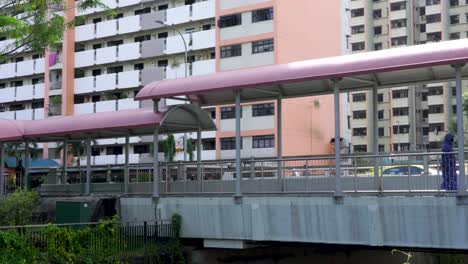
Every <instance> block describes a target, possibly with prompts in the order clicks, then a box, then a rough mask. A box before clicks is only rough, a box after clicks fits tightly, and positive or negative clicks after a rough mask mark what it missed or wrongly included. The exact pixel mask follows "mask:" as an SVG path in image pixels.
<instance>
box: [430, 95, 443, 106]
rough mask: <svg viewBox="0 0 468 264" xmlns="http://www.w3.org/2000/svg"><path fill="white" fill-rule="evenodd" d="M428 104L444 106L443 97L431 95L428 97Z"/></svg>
mask: <svg viewBox="0 0 468 264" xmlns="http://www.w3.org/2000/svg"><path fill="white" fill-rule="evenodd" d="M427 102H428V104H429V105H442V104H444V96H443V95H430V96H428V97H427Z"/></svg>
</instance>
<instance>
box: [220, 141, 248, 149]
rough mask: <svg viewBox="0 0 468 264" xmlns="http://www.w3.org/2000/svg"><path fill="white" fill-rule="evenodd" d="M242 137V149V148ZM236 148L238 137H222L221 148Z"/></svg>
mask: <svg viewBox="0 0 468 264" xmlns="http://www.w3.org/2000/svg"><path fill="white" fill-rule="evenodd" d="M242 141H243V140H242V139H241V149H242ZM232 149H236V138H222V139H221V150H232Z"/></svg>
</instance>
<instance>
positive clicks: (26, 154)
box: [23, 140, 31, 191]
mask: <svg viewBox="0 0 468 264" xmlns="http://www.w3.org/2000/svg"><path fill="white" fill-rule="evenodd" d="M30 156H31V154H30V149H29V141H28V140H26V142H25V150H24V179H23V181H24V187H25V188H26V191H29V179H28V178H29V163H30V161H29V157H30Z"/></svg>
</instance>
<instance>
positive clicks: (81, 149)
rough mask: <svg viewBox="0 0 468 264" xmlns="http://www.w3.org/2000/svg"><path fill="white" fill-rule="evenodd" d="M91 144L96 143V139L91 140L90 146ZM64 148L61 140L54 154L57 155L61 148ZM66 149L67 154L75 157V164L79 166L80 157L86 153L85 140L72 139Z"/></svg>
mask: <svg viewBox="0 0 468 264" xmlns="http://www.w3.org/2000/svg"><path fill="white" fill-rule="evenodd" d="M93 145H97V141H96V140H91V146H93ZM63 149H64V145H63V142H61V143H60V144H59V145H58V146H57V148H56V150H55V154H57V155H60V153H61V152H62V150H63ZM67 150H68V154H69V155H72V156H73V157H77V158H78V159H77V166H80V165H81V164H80V159H79V158H80V157H83V156H85V155H86V141H85V140H82V141H72V142H70V143H68V144H67Z"/></svg>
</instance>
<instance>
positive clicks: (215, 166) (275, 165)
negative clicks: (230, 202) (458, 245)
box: [31, 152, 457, 195]
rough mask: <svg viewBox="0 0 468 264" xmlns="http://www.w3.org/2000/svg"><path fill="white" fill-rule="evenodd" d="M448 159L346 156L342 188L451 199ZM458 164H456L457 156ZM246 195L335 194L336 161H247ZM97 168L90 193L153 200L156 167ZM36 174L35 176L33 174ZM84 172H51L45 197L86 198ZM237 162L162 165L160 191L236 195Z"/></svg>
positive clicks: (318, 158)
mask: <svg viewBox="0 0 468 264" xmlns="http://www.w3.org/2000/svg"><path fill="white" fill-rule="evenodd" d="M444 154H447V153H441V152H431V153H427V152H425V153H404V154H379V155H343V156H342V159H341V161H340V165H341V175H340V176H341V177H340V181H341V185H342V190H343V192H344V193H348V194H352V193H361V194H363V193H373V194H375V193H378V194H384V193H387V194H390V193H405V194H408V193H412V194H417V193H426V194H427V193H434V194H436V193H450V192H452V191H447V190H444V189H442V188H441V184H442V169H441V166H440V164H441V157H442V155H444ZM451 154H454V155H453V156H454V159H455V160H456V159H457V155H456V153H451ZM241 164H242V168H241V171H242V181H241V191H242V193H243V194H262V193H311V194H333V193H334V191H335V159H334V156H307V157H288V158H283V159H275V158H266V159H253V158H251V159H243V160H242V162H241ZM128 171H129V177H128V180H125V166H122V165H120V166H119V165H116V166H110V165H108V166H94V167H92V177H91V192H93V193H130V194H151V193H152V192H153V185H152V181H153V168H152V165H151V164H140V165H130V166H129V168H128ZM31 172H32V173H33V172H34V170H32V171H31ZM85 174H86V173H85V168H84V167H83V168H81V169H80V168H70V169H69V170H68V171H67V176H66V179H67V180H66V183H65V181H64V180H63V179H65V176H64V175H65V173H64V172H61V171H60V170H52V171H49V172H48V174H47V176H45V177H44V179H45V180H44V181H43V184H42V186H41V191H42V192H44V193H54V192H55V193H56V192H62V193H69V194H79V193H83V190H84V184H85ZM235 182H236V169H235V161H234V160H218V161H202V162H201V163H197V162H172V163H168V162H161V163H160V166H159V182H158V188H159V193H160V194H161V195H195V194H229V195H231V194H234V192H235Z"/></svg>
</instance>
